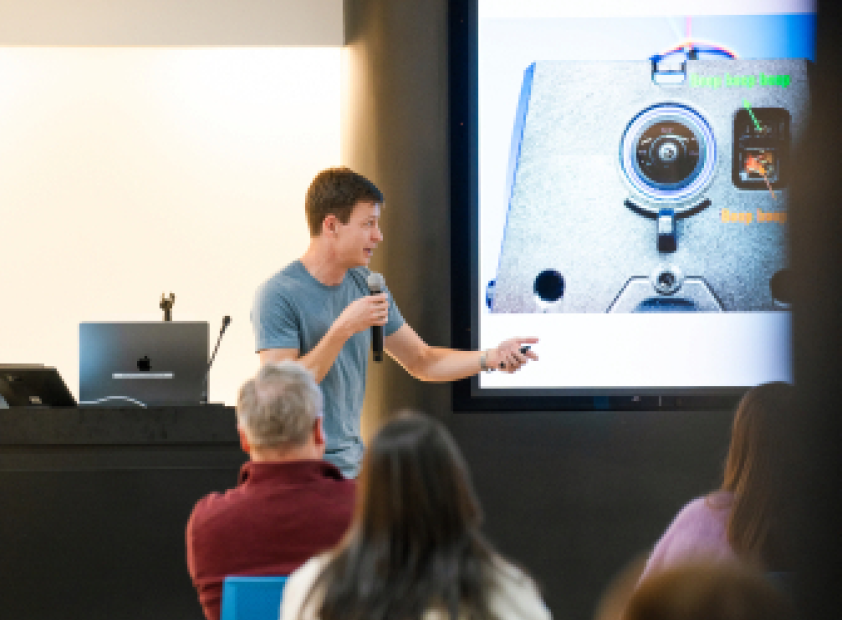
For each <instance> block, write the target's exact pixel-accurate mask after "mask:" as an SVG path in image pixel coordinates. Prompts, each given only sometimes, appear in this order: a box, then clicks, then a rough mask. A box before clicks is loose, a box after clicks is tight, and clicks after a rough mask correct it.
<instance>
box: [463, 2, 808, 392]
mask: <svg viewBox="0 0 842 620" xmlns="http://www.w3.org/2000/svg"><path fill="white" fill-rule="evenodd" d="M501 4H502V3H500V2H493V3H487V10H485V11H484V10H483V2H482V0H480V2H479V21H478V23H479V72H478V75H479V128H480V130H479V143H480V146H479V170H480V174H479V178H480V187H479V190H480V191H479V196H480V198H479V225H480V230H479V239H480V243H479V261H478V262H479V282H480V287H481V290H479V291H477V293H478V297H479V300H480V301H479V303H478V307H479V308H480V316H479V325H480V338H481V341H482V344H485V343H486V342H488V344H492V343H493V340H494V338H495V337H497V336H498V335H502V334H503V333H505V332H506V331H507V330H508V331H511V329H512V328H513V326H517V333H519V334H520V333H523V334H524V335H536V336H538V337H540V338H541V339H542V345H544V344H545V343H549V347H547V348H549V349H550V351H549V352H548V354H549V356H550V358H551V359H552V357H553V351H564V353H565V361H561V360H558V361H555V362H551V363H550V364H548V365H547V366H549V367H550V368H549V369H546V366H545V369H541V370H539V369H538V368H537V367H538V366H544V365H545V361H546V355H544V356H542V362H541V364H536V365H534V366H535V367H536V368H534V369H533V368H530V369H529V370H530V372H524V373H522V376H520V377H517V378H509V377H506V378H503V377H488V378H483V379H482V381H481V387H491V388H493V387H523V388H531V387H534V388H588V387H597V388H599V387H605V388H611V387H621V388H633V387H657V386H667V387H693V388H698V387H702V388H705V387H745V386H750V385H755V384H757V383H760V382H763V381H771V380H791V368H790V367H791V359H790V345H789V330H790V313H789V304H790V301H791V297H790V294H789V288H790V285H789V277H790V276H789V272H788V256H787V220H788V207H789V192H790V187H791V183H792V178H793V163H794V162H793V154H794V153H795V152H796V149H797V148H798V145H799V143H800V140H801V138H802V136H803V134H804V131H805V129H806V126H807V122H808V120H809V111H810V97H809V92H810V63H811V60H812V57H813V53H814V40H813V36H814V31H815V15H814V13H813V12H812V10H813V9H812V5H811V4H810V3H805V2H791V3H788V6H787V7H784V8H786V9H787V10H788V12H783V13H778V14H774V15H767V14H763V13H762V10H763V6H762V5H761V4H759V3H756V2H745V3H729V4H728V5H727V11H728V13H729V14H710V10H711V9H717V3H716V2H713V3H708V5H707V8H706V9H705V8H702V7H703V6H704V5H702V4H701V3H685V4H688V5H693V8H694V9H696V10H697V11H699V12H700V13H701V14H698V13H697V14H693V15H689V14H688V15H658V14H657V11H655V10H653V11H650V13H655V14H652V15H645V16H643V17H639V16H634V15H633V16H629V15H627V14H626V15H617V16H614V15H611V14H610V11H602V13H601V14H598V15H592V16H587V15H586V16H581V15H580V14H576V15H565V14H563V13H562V11H563V9H561V8H559V7H558V6H557V3H544V2H533V3H527V7H528V8H526V9H523V10H521V11H520V12H518V11H517V10H514V9H511V10H508V11H507V10H503V9H501ZM608 4H609V5H610V3H608ZM652 4H655V3H652ZM681 4H682V3H678V4H676V5H672V6H675V7H680V6H681ZM785 4H787V3H785ZM741 5H742V6H741ZM779 5H780V3H779ZM789 5H791V6H789ZM618 6H620V5H618ZM636 6H638V8H640V9H641V11H640V12H641V13H642V14H645V13H646V8H647V7H646V3H643V5H636ZM724 6H725V5H723V7H724ZM721 8H722V7H720V9H721ZM778 9H780V6H778ZM733 13H740V14H733ZM525 316H529V317H530V318H528V319H525V320H524V318H525ZM521 317H524V318H521ZM539 348H540V349H545V347H544V346H540V347H539Z"/></svg>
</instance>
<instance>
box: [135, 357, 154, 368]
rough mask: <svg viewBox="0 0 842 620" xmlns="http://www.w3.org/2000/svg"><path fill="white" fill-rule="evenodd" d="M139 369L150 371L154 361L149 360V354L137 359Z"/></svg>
mask: <svg viewBox="0 0 842 620" xmlns="http://www.w3.org/2000/svg"><path fill="white" fill-rule="evenodd" d="M137 369H138V370H139V371H141V372H148V371H149V370H151V369H152V362H151V361H150V360H149V356H148V355H144V356H143V357H141V358H140V359H139V360H137Z"/></svg>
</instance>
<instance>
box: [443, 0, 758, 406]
mask: <svg viewBox="0 0 842 620" xmlns="http://www.w3.org/2000/svg"><path fill="white" fill-rule="evenodd" d="M448 43H449V56H448V63H449V66H448V71H449V73H448V88H449V130H450V178H451V181H450V199H451V300H452V301H451V330H452V345H453V346H454V347H455V348H459V349H472V350H476V349H478V348H480V342H479V339H480V336H479V317H480V311H481V308H478V304H479V300H478V295H477V294H476V291H478V290H479V288H478V286H479V278H480V269H479V264H478V263H479V252H478V247H479V162H478V159H479V118H478V109H479V91H478V86H479V85H478V53H479V50H478V15H477V0H450V1H449V5H448ZM512 335H524V336H526V335H529V334H526V333H524V334H512ZM536 352H537V353H538V354H539V355H541V353H542V352H541V344H540V343H539V344H538V345H537V346H536ZM538 363H541V362H538ZM749 387H751V386H738V387H730V386H721V387H717V386H713V387H697V386H687V387H672V386H669V387H649V386H646V387H634V386H632V387H616V388H602V387H599V388H596V387H595V388H570V387H558V388H515V389H508V388H505V389H504V388H485V389H482V388H480V382H479V377H478V376H473V377H470V378H469V379H465V380H462V381H459V382H457V383H455V384H454V385H453V408H454V411H457V412H458V411H513V412H515V411H521V412H522V411H548V410H549V411H587V410H593V411H599V410H659V409H660V410H702V409H708V410H715V409H732V408H733V407H734V406H735V405H736V403H737V402H738V401H739V399H740V398H741V396H742V395H743V394H744V393H745V391H746V390H747V389H749Z"/></svg>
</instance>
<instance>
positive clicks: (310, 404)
mask: <svg viewBox="0 0 842 620" xmlns="http://www.w3.org/2000/svg"><path fill="white" fill-rule="evenodd" d="M322 402H323V401H322V394H321V391H320V389H319V386H318V385H317V384H316V380H315V378H314V377H313V375H312V374H311V373H310V372H309V371H308V370H307V369H306V368H304V367H303V366H301V365H300V364H298V363H296V362H281V363H279V364H266V365H265V366H263V367H262V368H261V369H260V370H259V371H258V373H257V375H256V376H255V377H254V378H252V379H249V380H248V381H246V383H245V384H244V385H243V386H242V387H241V388H240V393H239V396H238V398H237V431H238V433H239V436H240V445H241V446H242V449H243V450H244V451H245V452H246V453H247V454H248V455H249V460H248V462H247V463H246V464H245V465H243V467H242V469H241V470H240V476H239V482H238V484H237V486H236V487H235V488H233V489H230V490H228V491H226V492H225V493H211V494H210V495H208V496H206V497H204V498H203V499H201V500H200V501H199V503H198V504H196V507H195V508H194V509H193V513H192V514H191V516H190V520H189V521H188V523H187V533H186V538H187V568H188V570H189V572H190V577H191V578H192V580H193V585H194V586H195V587H196V589H197V591H198V594H199V601H200V602H201V604H202V607H203V609H204V612H205V616H206V617H207V618H208V620H218V619H219V611H220V604H221V597H222V582H223V580H224V579H225V577H226V576H228V575H288V574H289V573H291V572H292V571H294V570H295V569H296V568H298V567H299V566H300V565H301V564H303V563H304V562H305V561H306V560H307V559H308V558H310V557H311V556H313V555H315V554H317V553H320V552H322V551H324V550H325V549H328V548H329V547H332V546H333V545H334V544H336V543H337V542H338V541H339V539H340V538H341V537H342V535H343V534H344V533H345V530H346V529H347V527H348V524H349V523H350V521H351V513H352V511H353V505H354V490H355V487H354V481H353V480H345V479H344V478H343V477H342V474H341V473H340V472H339V470H338V469H337V468H336V467H335V466H334V465H331V464H330V463H328V462H327V461H325V460H323V457H324V453H325V437H324V432H323V430H322Z"/></svg>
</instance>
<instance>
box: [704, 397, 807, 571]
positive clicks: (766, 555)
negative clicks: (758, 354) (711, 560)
mask: <svg viewBox="0 0 842 620" xmlns="http://www.w3.org/2000/svg"><path fill="white" fill-rule="evenodd" d="M793 408H794V388H793V387H792V386H791V385H789V384H787V383H766V384H763V385H759V386H757V387H755V388H752V389H751V390H749V391H748V392H746V394H745V396H743V398H742V400H741V401H740V404H739V406H738V407H737V413H736V415H735V416H734V425H733V427H732V430H731V445H730V447H729V449H728V457H727V459H726V461H725V476H724V480H723V483H722V488H721V490H722V491H726V492H728V493H730V494H732V497H733V498H732V500H731V502H730V509H731V512H730V515H729V516H728V526H727V527H728V529H727V533H728V542H729V544H730V545H731V548H732V549H733V550H734V552H735V553H736V554H737V555H739V556H741V557H743V558H744V559H747V560H750V561H754V562H757V563H759V564H761V565H762V566H764V567H766V568H768V569H775V570H780V569H784V568H790V567H789V566H786V564H787V563H788V557H787V556H788V552H787V550H786V545H787V540H788V539H789V538H790V535H789V534H787V533H786V532H785V531H784V529H785V524H786V522H787V520H786V515H787V501H790V502H791V501H794V498H787V482H788V481H789V475H790V474H791V471H792V466H793V463H792V454H793V452H794V449H793V443H794V442H795V441H796V439H795V438H794V437H793V436H792V432H791V431H792V429H793V426H792V424H793V423H792V421H791V416H793V415H794V413H795V412H794V411H793ZM711 499H712V500H713V503H716V499H715V496H714V497H712V498H711Z"/></svg>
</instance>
